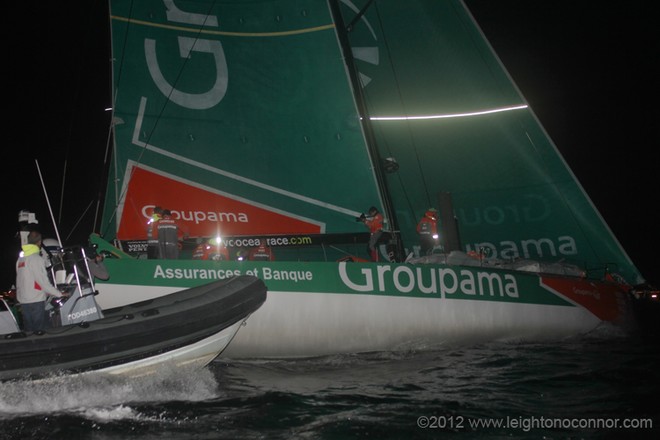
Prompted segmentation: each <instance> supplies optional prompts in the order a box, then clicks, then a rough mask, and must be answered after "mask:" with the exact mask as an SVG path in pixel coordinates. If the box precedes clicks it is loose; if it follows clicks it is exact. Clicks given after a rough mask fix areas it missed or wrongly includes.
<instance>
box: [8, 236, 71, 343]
mask: <svg viewBox="0 0 660 440" xmlns="http://www.w3.org/2000/svg"><path fill="white" fill-rule="evenodd" d="M41 240H42V239H41V233H39V232H37V231H30V234H29V235H28V238H27V244H25V245H23V246H21V247H22V249H23V251H22V252H21V253H20V256H19V258H18V261H16V299H17V300H18V302H19V303H20V304H21V312H22V315H23V329H24V330H25V331H26V332H39V331H43V330H45V329H46V328H48V327H49V322H48V318H47V316H46V299H47V297H48V295H51V296H55V297H58V298H59V297H62V296H63V294H62V292H60V291H59V290H58V289H57V288H56V287H54V286H53V285H52V284H51V282H50V279H49V278H48V274H47V273H46V266H45V265H44V259H43V258H42V257H41V255H40V251H41V245H42V242H41Z"/></svg>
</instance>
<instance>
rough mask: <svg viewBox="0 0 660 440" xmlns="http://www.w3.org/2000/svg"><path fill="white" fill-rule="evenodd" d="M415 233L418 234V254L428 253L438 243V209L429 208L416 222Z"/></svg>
mask: <svg viewBox="0 0 660 440" xmlns="http://www.w3.org/2000/svg"><path fill="white" fill-rule="evenodd" d="M417 233H418V234H419V246H420V251H419V255H420V256H424V255H429V254H430V253H432V252H433V248H434V247H435V246H436V245H438V244H439V243H440V241H439V237H440V236H439V235H438V211H437V210H436V209H435V208H429V209H428V210H427V211H426V212H425V213H424V216H423V217H422V219H421V220H420V221H419V223H417Z"/></svg>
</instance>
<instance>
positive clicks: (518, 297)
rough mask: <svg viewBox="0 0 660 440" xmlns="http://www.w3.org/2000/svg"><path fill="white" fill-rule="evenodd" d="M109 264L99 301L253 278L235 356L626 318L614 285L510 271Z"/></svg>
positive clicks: (479, 336)
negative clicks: (251, 307) (260, 290)
mask: <svg viewBox="0 0 660 440" xmlns="http://www.w3.org/2000/svg"><path fill="white" fill-rule="evenodd" d="M108 263H109V269H110V270H111V273H113V275H112V277H111V279H110V280H109V281H108V282H107V283H105V284H103V285H100V284H99V285H97V287H98V288H99V290H100V291H101V294H100V295H99V297H98V300H99V302H100V303H101V304H103V303H104V302H105V303H106V304H108V305H117V304H119V303H121V302H122V301H125V300H126V299H127V298H128V297H134V296H135V295H137V294H139V293H140V292H141V294H142V295H144V297H145V298H147V297H155V296H158V295H161V294H163V293H165V292H167V291H168V289H169V290H171V289H181V288H185V286H189V285H193V284H195V283H197V282H200V281H201V280H200V279H197V278H195V277H196V276H197V277H199V276H200V274H204V275H203V276H210V275H209V274H215V276H220V275H226V276H230V275H231V274H243V273H249V274H253V275H257V276H260V277H261V279H262V280H263V281H264V283H265V284H266V286H267V287H268V295H269V299H268V302H267V303H266V304H264V306H263V307H261V308H260V309H259V310H258V311H256V312H255V313H254V315H253V316H252V317H251V318H250V326H249V327H247V328H245V329H244V330H242V331H241V332H240V334H238V335H237V337H236V339H235V340H234V341H233V342H232V344H231V346H230V347H229V348H228V349H227V350H226V351H225V352H224V355H226V356H228V357H234V358H240V357H301V356H316V355H327V354H335V353H351V352H363V351H379V350H397V349H402V348H404V349H405V348H406V347H410V346H414V347H425V346H435V345H438V344H451V343H466V342H479V341H487V340H493V339H527V340H543V339H553V338H561V337H566V336H571V335H576V334H581V333H586V332H589V331H591V330H593V329H595V328H596V327H598V326H599V325H601V324H602V323H604V322H609V323H613V324H622V323H624V321H625V320H626V316H627V314H628V312H627V304H626V299H625V298H626V297H625V294H624V293H623V292H622V291H621V290H620V289H619V287H618V286H617V285H615V284H613V283H606V282H597V281H594V280H586V279H584V278H579V277H567V276H550V275H540V274H534V273H524V272H518V271H510V270H497V269H486V268H475V267H468V266H452V265H443V264H428V265H419V266H412V265H409V264H396V263H393V264H377V263H337V262H327V263H319V262H315V263H297V262H254V261H251V262H208V261H184V260H178V261H166V260H160V261H159V260H116V261H114V262H112V261H108ZM113 263H114V264H113ZM129 268H130V269H129ZM195 274H197V275H195ZM147 284H151V286H149V287H147Z"/></svg>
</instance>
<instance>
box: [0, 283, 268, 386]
mask: <svg viewBox="0 0 660 440" xmlns="http://www.w3.org/2000/svg"><path fill="white" fill-rule="evenodd" d="M265 299H266V289H265V286H264V285H263V283H262V282H261V281H260V280H258V279H256V278H254V277H236V278H233V279H231V280H223V281H218V282H213V283H206V284H204V285H199V286H194V287H191V288H189V289H183V290H181V291H179V292H176V293H173V294H170V295H164V296H161V297H159V298H157V299H154V300H149V301H142V302H140V303H135V301H136V300H137V301H140V300H141V297H140V295H139V293H138V294H137V295H136V297H134V298H133V304H131V305H127V306H124V307H120V308H115V309H110V310H106V311H104V315H105V317H104V318H103V319H100V320H96V321H92V322H86V323H84V324H82V325H72V326H64V327H57V328H53V329H49V330H48V331H47V332H45V333H44V334H42V335H37V334H29V335H26V334H24V333H13V334H9V335H5V338H4V339H2V340H0V379H2V380H12V379H38V378H44V377H48V376H50V375H53V374H83V373H90V372H102V373H108V374H123V375H129V376H136V375H145V374H150V373H152V372H154V371H156V370H157V369H158V368H159V367H160V366H162V365H163V364H170V365H175V366H176V365H186V364H192V365H196V366H203V365H206V364H207V363H208V362H210V361H212V360H213V359H214V358H215V357H216V356H218V355H219V354H220V353H221V352H222V351H223V350H224V349H225V348H226V347H227V345H228V344H229V343H230V342H231V340H232V339H233V338H234V336H236V333H237V332H238V330H239V328H240V327H241V326H242V324H243V323H244V322H245V320H246V319H247V318H248V316H250V315H251V314H252V313H253V312H254V311H255V310H257V309H258V308H259V307H260V306H261V304H263V302H264V301H265Z"/></svg>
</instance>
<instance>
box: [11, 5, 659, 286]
mask: <svg viewBox="0 0 660 440" xmlns="http://www.w3.org/2000/svg"><path fill="white" fill-rule="evenodd" d="M376 1H382V0H376ZM390 1H391V0H390ZM651 3H653V2H643V1H630V2H625V3H611V2H594V1H592V0H554V1H530V0H466V4H467V5H468V7H469V8H470V10H471V11H472V13H473V15H474V16H475V18H476V19H477V22H478V23H479V24H480V26H481V27H482V29H483V31H484V33H485V34H486V36H487V37H488V39H489V40H490V42H491V44H492V45H493V47H494V48H495V50H496V52H497V53H498V55H499V56H500V58H501V59H502V61H503V63H504V65H505V66H506V68H507V69H508V71H509V73H510V74H511V76H512V77H513V79H514V81H515V82H516V83H517V85H518V87H519V88H520V89H521V91H522V93H523V95H524V96H525V98H526V99H527V101H528V102H529V104H530V106H531V108H532V109H533V110H534V112H535V113H536V115H537V116H538V118H539V119H540V121H541V123H542V124H543V125H544V127H545V129H546V131H547V132H548V134H549V135H550V137H551V138H552V139H553V141H554V142H555V144H556V145H557V147H558V148H559V150H560V151H561V152H562V154H563V155H564V158H565V159H566V161H567V163H568V164H569V166H570V167H571V168H572V170H573V171H574V173H575V175H576V176H577V177H578V179H579V180H580V182H581V184H582V185H583V187H584V188H585V190H586V191H587V193H588V194H589V196H590V197H591V199H592V201H593V202H594V204H595V205H596V207H597V208H598V209H599V211H600V212H601V214H602V215H603V217H604V218H605V220H606V222H607V223H608V224H609V225H610V228H611V229H612V230H613V232H614V234H615V235H616V236H617V238H618V239H619V241H620V242H621V243H622V245H623V247H624V248H625V249H626V251H627V252H628V254H629V255H630V256H631V258H632V259H633V261H634V262H635V264H636V265H637V267H638V268H639V269H640V270H641V272H642V274H643V275H644V276H645V277H646V278H647V279H648V280H650V281H651V282H653V283H654V284H656V285H658V284H660V269H658V268H660V258H659V256H658V255H659V254H660V228H659V225H660V222H659V221H658V214H657V210H658V208H659V207H660V206H659V205H660V202H659V194H660V184H659V183H658V166H659V165H660V153H658V148H660V135H659V134H658V128H657V127H658V125H659V124H658V116H660V115H659V112H658V110H657V106H656V101H657V98H658V78H659V77H658V72H657V70H656V66H655V65H656V64H657V61H658V60H660V38H659V36H658V31H657V28H658V26H657V23H658V19H659V18H660V14H658V13H657V12H652V11H651ZM5 20H9V21H10V23H11V24H10V26H9V27H3V37H4V40H5V51H4V62H3V65H4V78H5V80H4V82H5V96H8V97H9V102H8V105H6V106H5V116H4V121H5V124H4V125H5V127H6V128H5V130H6V131H7V132H8V133H9V139H8V140H7V137H5V148H6V150H5V153H4V157H5V159H4V160H5V162H6V163H7V164H8V165H9V166H8V167H6V170H5V173H3V175H2V187H3V188H4V191H3V194H4V195H3V200H4V201H5V202H6V209H4V213H3V216H2V229H1V231H2V232H1V235H0V238H1V240H2V243H3V244H4V246H3V248H4V249H3V252H2V260H1V261H2V263H1V264H2V270H1V271H0V274H2V280H1V281H2V285H1V286H0V288H3V289H4V288H8V287H10V286H11V284H12V283H13V278H14V262H15V258H16V248H15V237H14V236H15V233H16V230H17V215H18V211H20V210H21V209H29V210H32V211H33V212H36V213H37V215H38V218H39V220H40V224H41V225H42V227H43V229H44V231H45V232H46V234H48V235H51V236H53V228H52V226H51V225H52V222H51V219H50V214H49V211H48V207H47V204H46V199H45V196H44V193H43V189H42V186H41V182H40V180H39V175H38V173H37V169H36V164H35V160H38V162H39V165H40V168H41V171H42V174H43V176H44V179H45V181H46V189H47V191H48V197H49V199H50V203H51V206H52V207H53V211H54V212H53V214H54V217H55V219H56V221H57V222H58V224H59V227H58V230H59V233H60V236H61V238H62V239H63V240H64V241H67V242H69V243H80V242H81V241H82V240H85V239H86V237H87V236H88V234H89V232H91V230H92V227H93V218H94V209H95V205H92V206H90V204H91V203H93V201H94V199H95V197H96V195H97V194H98V192H99V191H100V190H102V189H103V187H104V182H102V181H101V180H102V176H103V157H104V154H105V148H106V143H107V137H108V126H109V114H108V113H106V112H104V109H105V108H106V107H108V106H109V105H110V90H109V87H110V77H109V72H110V68H109V56H110V55H109V53H108V49H107V47H108V42H107V39H108V34H107V32H108V31H107V27H108V18H107V5H106V0H72V1H68V2H10V4H9V6H7V7H6V11H5ZM10 156H15V157H10ZM80 159H83V160H82V161H81V160H80ZM65 164H66V165H65ZM65 166H66V173H65V174H64V177H63V173H64V171H65ZM62 188H64V190H62ZM88 207H89V208H88ZM86 210H87V211H86ZM77 222H80V223H79V224H78V226H77V228H76V229H74V225H75V224H76V223H77ZM66 237H69V239H68V240H65V239H66ZM3 286H4V287H3Z"/></svg>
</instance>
